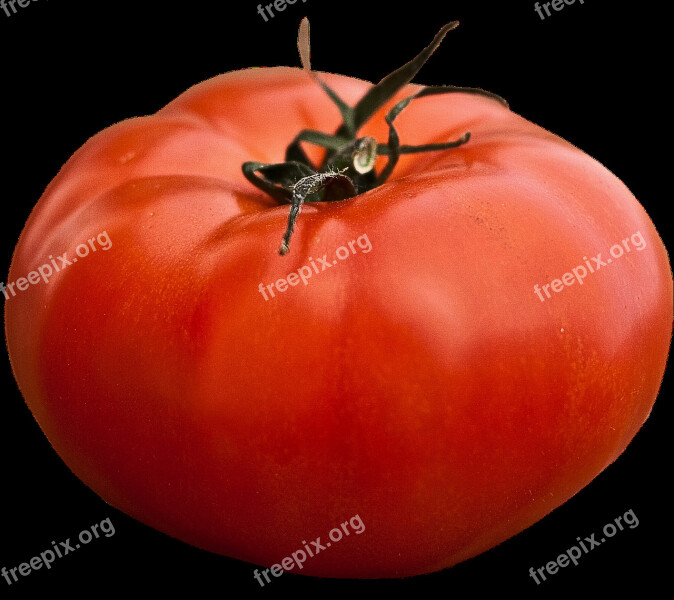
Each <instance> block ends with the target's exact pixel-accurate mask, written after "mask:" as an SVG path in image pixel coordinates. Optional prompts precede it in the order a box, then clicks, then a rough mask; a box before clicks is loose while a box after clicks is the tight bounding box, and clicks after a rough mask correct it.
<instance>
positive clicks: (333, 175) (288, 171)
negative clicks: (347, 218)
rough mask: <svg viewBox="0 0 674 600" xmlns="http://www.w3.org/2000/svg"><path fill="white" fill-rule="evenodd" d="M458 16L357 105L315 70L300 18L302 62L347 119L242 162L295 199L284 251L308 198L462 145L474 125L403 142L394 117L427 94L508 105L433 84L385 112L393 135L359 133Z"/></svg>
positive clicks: (282, 196) (372, 180)
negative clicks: (406, 159)
mask: <svg viewBox="0 0 674 600" xmlns="http://www.w3.org/2000/svg"><path fill="white" fill-rule="evenodd" d="M458 24H459V22H458V21H453V22H451V23H448V24H447V25H445V26H444V27H443V28H442V29H441V30H440V31H439V32H438V33H437V35H436V36H435V37H434V38H433V41H432V42H431V43H430V44H429V45H428V46H427V47H426V48H424V49H423V50H422V51H421V52H420V53H419V54H418V55H417V56H416V57H415V58H413V59H412V60H411V61H410V62H408V63H406V64H405V65H403V66H402V67H400V68H399V69H397V70H395V71H393V73H390V74H389V75H387V76H386V77H384V78H383V79H382V80H381V81H380V82H379V83H378V84H376V85H374V86H372V87H371V88H370V89H369V90H368V92H367V93H366V94H365V95H364V96H363V97H362V98H361V99H360V100H359V101H358V103H357V104H356V105H355V106H354V107H351V106H349V105H348V104H346V102H344V101H343V100H342V99H341V98H340V97H339V96H338V94H337V93H336V92H335V91H334V90H333V89H332V88H330V87H329V86H328V85H327V84H326V83H325V82H324V81H323V80H322V79H321V78H320V77H319V76H318V74H317V73H316V72H315V71H312V70H311V63H310V43H309V20H308V19H307V18H304V19H303V20H302V22H301V24H300V29H299V34H298V41H297V45H298V48H299V52H300V60H301V62H302V67H303V68H304V70H305V71H307V73H309V74H310V75H311V77H313V79H314V80H315V81H316V82H317V83H318V84H319V85H320V86H321V87H322V88H323V90H324V91H325V93H326V94H327V95H328V97H329V98H330V99H331V100H332V102H333V103H334V104H335V106H336V107H337V108H338V110H339V111H340V114H341V115H342V125H341V126H340V127H339V128H338V129H337V131H336V132H335V133H334V134H328V133H324V132H321V131H315V130H313V129H305V130H302V131H300V132H299V133H298V134H297V135H296V136H295V139H294V140H293V141H292V142H291V143H290V144H289V145H288V147H287V149H286V154H285V161H284V162H281V163H273V164H265V163H260V162H254V161H248V162H245V163H244V164H243V165H242V170H243V174H244V175H245V177H246V178H247V179H248V180H249V181H250V182H251V183H252V184H253V185H255V186H256V187H257V188H259V189H260V190H262V191H263V192H265V193H266V194H268V195H270V196H271V197H272V198H274V199H275V200H276V201H277V202H279V203H281V204H290V206H291V208H290V213H289V215H288V226H287V228H286V232H285V235H284V236H283V241H282V243H281V247H280V249H279V254H281V255H284V254H286V253H287V252H288V250H289V246H290V238H291V237H292V234H293V231H294V228H295V224H296V222H297V218H298V216H299V214H300V211H301V209H302V205H303V204H304V203H305V202H330V201H338V200H346V199H347V198H352V197H354V196H356V195H358V194H362V193H363V192H366V191H368V190H371V189H374V188H375V187H378V186H380V185H382V184H383V183H384V182H386V180H387V179H388V178H389V177H390V176H391V174H392V173H393V170H394V169H395V166H396V164H397V162H398V159H399V158H400V156H401V155H403V154H415V153H420V152H434V151H437V150H447V149H449V148H456V147H458V146H461V145H463V144H465V143H467V142H468V140H470V131H467V132H466V133H465V134H463V135H462V136H461V137H460V138H458V139H456V140H452V141H449V142H444V143H440V144H426V145H420V146H405V145H401V144H400V138H399V136H398V132H397V131H396V129H395V127H394V126H393V122H394V121H395V119H396V118H397V117H398V115H399V114H400V113H401V112H402V111H403V110H404V109H405V108H406V107H407V106H408V105H409V104H410V103H411V102H412V101H413V100H416V99H419V98H423V97H425V96H431V95H436V94H450V93H457V92H460V93H468V94H479V95H482V96H486V97H488V98H492V99H494V100H497V101H498V102H500V103H502V104H503V105H505V106H506V107H507V106H508V103H507V102H506V101H505V100H504V99H503V98H501V97H500V96H497V95H496V94H493V93H491V92H487V91H485V90H482V89H479V88H467V87H457V86H430V87H425V88H422V90H421V91H419V92H418V93H416V94H414V95H412V96H409V97H408V98H405V99H404V100H401V101H400V102H397V103H396V104H395V105H394V106H393V108H392V109H391V110H390V111H389V112H388V113H387V115H386V116H385V117H384V118H385V120H386V123H387V124H388V126H389V136H388V141H387V142H386V143H385V144H380V143H378V142H377V141H376V140H375V139H374V138H372V137H367V136H366V137H361V138H359V137H358V135H357V134H358V130H359V129H360V128H361V127H362V126H363V125H365V123H367V121H368V120H369V119H370V118H371V117H372V116H373V115H374V114H375V113H376V112H377V111H378V110H379V109H380V108H381V107H382V106H384V104H386V102H388V101H389V100H390V99H391V98H393V97H394V96H395V95H396V93H398V92H399V91H400V90H401V89H402V88H403V87H405V86H406V85H407V84H409V83H410V82H411V81H412V79H413V78H414V76H415V75H416V74H417V73H418V72H419V70H420V69H421V67H423V66H424V64H426V62H427V61H428V59H429V58H430V56H431V54H433V52H434V51H435V49H436V48H437V47H438V46H439V45H440V42H442V40H443V39H444V37H445V35H446V34H447V33H448V32H449V31H451V30H452V29H455V28H456V27H457V26H458ZM302 142H304V143H309V144H313V145H316V146H320V147H322V148H325V149H326V150H327V151H328V152H326V156H325V159H324V160H323V163H322V164H321V165H318V166H316V165H314V164H313V163H312V162H311V160H310V159H309V157H308V156H307V155H306V153H305V152H304V150H303V149H302V146H301V144H302ZM378 156H387V157H388V161H387V163H386V165H385V166H384V168H383V169H382V171H381V173H379V174H378V175H377V174H376V173H375V170H374V166H375V163H376V160H377V157H378Z"/></svg>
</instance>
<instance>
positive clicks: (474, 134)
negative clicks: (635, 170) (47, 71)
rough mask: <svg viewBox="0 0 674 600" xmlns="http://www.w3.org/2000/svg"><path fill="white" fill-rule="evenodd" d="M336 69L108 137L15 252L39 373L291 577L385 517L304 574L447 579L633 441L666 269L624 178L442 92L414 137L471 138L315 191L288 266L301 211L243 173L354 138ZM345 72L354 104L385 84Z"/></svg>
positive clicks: (120, 469)
mask: <svg viewBox="0 0 674 600" xmlns="http://www.w3.org/2000/svg"><path fill="white" fill-rule="evenodd" d="M316 77H317V75H316V74H313V75H312V74H311V73H309V72H308V70H307V69H304V70H302V69H295V68H286V67H279V68H255V69H247V70H242V71H237V72H231V73H226V74H224V75H220V76H217V77H214V78H212V79H210V80H208V81H205V82H203V83H200V84H198V85H195V86H194V87H192V88H191V89H189V90H187V91H186V92H185V93H183V94H182V95H180V96H179V97H178V98H177V99H175V100H173V101H172V102H170V103H169V104H168V105H167V106H165V107H164V108H162V109H161V110H159V111H158V112H157V113H156V114H154V115H151V116H146V117H142V118H133V119H129V120H126V121H123V122H120V123H118V124H116V125H114V126H112V127H109V128H107V129H105V130H104V131H102V132H101V133H99V134H98V135H96V136H94V137H93V138H91V139H90V140H89V141H87V142H86V143H85V144H84V146H83V147H82V148H81V149H80V150H78V151H77V152H76V153H75V154H74V155H73V156H72V158H70V160H69V161H68V162H67V163H66V164H65V166H64V167H63V168H62V169H61V171H60V172H59V173H58V175H57V176H56V177H55V179H54V180H53V181H52V182H51V184H50V185H49V186H48V188H47V190H46V191H45V193H44V195H43V196H42V198H41V199H40V200H39V202H38V203H37V206H36V207H35V209H34V210H33V212H32V214H31V215H30V218H29V220H28V222H27V224H26V227H25V229H24V231H23V233H22V234H21V237H20V239H19V242H18V245H17V248H16V252H15V255H14V258H13V261H12V266H11V270H10V274H9V278H8V281H9V282H15V283H16V285H15V286H14V287H12V288H11V289H9V284H8V289H7V291H6V292H5V293H6V294H7V301H6V314H5V319H6V335H7V340H8V347H9V353H10V357H11V362H12V367H13V370H14V374H15V377H16V380H17V382H18V384H19V387H20V389H21V391H22V393H23V395H24V397H25V399H26V402H27V403H28V406H29V407H30V409H31V411H32V412H33V414H34V416H35V418H36V420H37V422H38V423H39V425H40V426H41V428H42V430H43V431H44V433H45V434H46V436H47V437H48V439H49V440H50V442H51V444H52V445H53V447H54V448H55V449H56V451H57V452H58V454H59V455H60V456H61V457H62V458H63V460H64V461H65V462H66V463H67V465H68V466H69V467H70V468H71V469H72V471H73V472H74V473H75V474H76V475H77V476H78V477H79V478H80V479H81V480H82V481H84V482H85V483H86V484H87V485H88V486H90V487H91V488H92V489H93V490H94V491H95V492H97V493H98V494H99V495H100V496H101V497H103V498H104V499H105V500H106V501H107V502H109V503H111V504H112V505H114V506H115V507H117V508H119V509H120V510H122V511H124V512H125V513H128V514H129V515H131V516H132V517H135V518H136V519H138V520H140V521H141V522H143V523H145V524H147V525H149V526H151V527H154V528H156V529H159V530H161V531H163V532H165V533H167V534H169V535H171V536H174V537H176V538H179V539H181V540H184V541H186V542H188V543H190V544H193V545H195V546H198V547H200V548H205V549H207V550H210V551H213V552H217V553H221V554H224V555H227V556H231V557H235V558H238V559H242V560H246V561H250V562H253V563H256V564H259V565H266V566H269V565H272V564H275V563H278V562H279V561H280V560H281V559H282V558H283V557H284V556H289V555H290V554H291V553H292V552H294V551H296V550H297V549H298V548H303V547H304V545H305V544H306V541H307V540H313V539H315V538H316V537H318V536H321V537H322V539H323V542H322V544H323V545H325V542H326V541H327V540H328V539H329V538H328V531H330V530H332V528H334V527H340V524H341V523H343V522H345V521H348V520H349V519H350V518H352V517H353V516H354V515H359V517H360V519H361V520H362V523H363V524H364V526H365V531H363V532H362V535H361V534H358V535H349V536H345V537H344V538H343V539H342V540H341V541H339V543H332V544H331V546H330V547H329V548H326V550H325V551H321V552H320V553H319V554H316V555H315V556H313V557H311V558H308V559H307V560H306V562H305V563H304V564H303V568H302V570H301V571H300V572H301V573H304V574H311V575H320V576H331V577H368V578H376V577H394V576H409V575H415V574H420V573H428V572H431V571H434V570H438V569H442V568H445V567H449V566H451V565H454V564H455V563H457V562H459V561H462V560H465V559H467V558H470V557H472V556H475V555H477V554H478V553H481V552H483V551H485V550H487V549H489V548H491V547H493V546H494V545H496V544H498V543H500V542H502V541H504V540H506V539H507V538H509V537H511V536H513V535H515V534H516V533H518V532H519V531H521V530H522V529H524V528H526V527H528V526H530V525H531V524H533V523H534V522H536V521H538V520H539V519H541V518H542V517H543V516H544V515H546V514H547V513H549V512H550V511H551V510H553V509H554V508H555V507H557V506H559V505H560V504H562V503H563V502H565V501H566V500H567V499H569V498H570V497H571V496H573V495H574V494H575V493H576V492H578V491H579V490H580V489H581V488H583V487H584V486H585V485H587V484H588V483H589V482H590V481H591V480H592V479H593V478H594V477H595V476H596V475H597V474H598V473H599V472H601V471H602V470H603V469H604V468H605V467H606V466H607V465H609V464H610V463H611V462H613V461H614V460H615V459H616V458H617V457H618V456H619V455H620V453H621V452H622V451H623V450H624V449H625V448H626V446H627V444H628V443H629V442H630V440H631V439H632V438H633V437H634V435H635V434H636V432H637V431H638V430H639V428H640V427H641V425H642V424H643V423H644V421H645V419H646V418H647V416H648V415H649V413H650V411H651V408H652V406H653V403H654V401H655V398H656V395H657V392H658V388H659V385H660V382H661V379H662V376H663V371H664V368H665V363H666V358H667V354H668V349H669V343H670V336H671V325H672V277H671V270H670V265H669V261H668V256H667V252H666V250H665V248H664V245H663V243H662V241H661V240H660V238H659V236H658V234H657V232H656V230H655V228H654V226H653V224H652V222H651V221H650V219H649V217H648V216H647V214H646V212H645V211H644V209H643V208H642V207H641V206H640V204H639V203H638V202H637V200H636V199H635V198H634V196H633V195H632V194H631V193H630V191H629V190H628V189H627V188H626V186H625V185H624V184H623V183H622V182H621V181H620V180H619V179H618V178H617V177H615V176H614V175H613V174H611V173H610V172H609V171H608V170H607V169H606V168H605V167H603V166H602V165H601V164H600V163H598V162H597V161H596V160H594V159H593V158H591V157H590V156H588V155H586V154H584V153H583V152H582V151H581V150H579V149H578V148H576V147H574V146H573V145H571V144H570V143H568V142H566V141H564V140H563V139H560V138H559V137H557V136H556V135H554V134H552V133H550V132H549V131H546V130H544V129H542V128H541V127H539V126H537V125H535V124H533V123H531V122H529V121H527V120H526V119H524V118H523V117H521V116H518V115H517V114H515V113H513V112H512V111H510V110H509V109H508V108H507V107H506V106H504V105H503V104H502V103H500V102H498V101H496V100H495V99H493V98H490V97H488V96H486V95H481V94H476V93H471V92H469V91H465V92H462V91H456V93H448V94H443V95H439V94H438V95H428V97H424V98H421V97H420V98H419V99H418V100H416V101H415V103H414V105H412V106H410V107H409V108H408V109H406V111H405V113H404V114H401V115H400V116H399V117H398V118H397V120H396V132H395V134H396V135H397V136H398V137H399V139H400V140H402V141H404V142H406V143H408V144H425V145H427V144H446V143H447V142H448V141H449V140H460V139H463V141H464V142H465V143H461V144H457V146H456V147H451V148H449V147H448V148H446V149H440V150H438V149H435V150H433V149H432V148H431V149H430V150H429V151H426V152H423V153H417V154H405V153H404V151H403V150H404V149H403V150H401V155H400V157H399V160H398V161H397V163H396V164H395V166H394V168H393V170H392V172H391V173H390V175H389V177H388V178H387V180H386V181H385V182H383V183H381V185H376V186H368V189H366V190H365V191H363V190H362V189H359V188H358V187H357V186H355V187H354V190H355V191H354V193H351V194H347V195H346V196H349V195H350V196H351V197H346V196H345V198H344V199H341V200H338V201H328V199H327V198H325V197H317V199H318V200H321V199H322V201H318V202H310V203H307V204H305V205H304V209H303V212H302V215H301V217H300V218H299V220H298V221H297V226H296V228H295V231H294V234H293V237H292V244H291V245H290V251H289V252H288V253H287V254H286V255H285V256H281V255H279V253H278V247H279V243H280V241H281V235H282V232H283V231H284V230H285V229H286V226H287V220H288V206H287V203H286V204H285V205H283V204H279V202H278V198H274V197H270V196H269V195H268V194H265V193H264V191H262V190H260V189H258V188H256V187H255V186H254V185H252V184H251V181H250V178H247V177H246V176H245V175H244V174H243V172H242V165H243V164H244V163H247V162H250V161H256V163H257V164H258V165H266V164H276V163H279V162H280V161H282V160H283V157H284V156H285V155H286V148H287V146H288V144H289V143H290V142H291V141H292V140H293V139H295V138H296V136H297V133H298V132H300V131H302V130H307V129H311V130H320V131H326V132H330V131H337V132H339V130H340V127H342V129H343V127H344V126H343V116H344V115H343V113H340V110H339V109H338V107H337V106H336V105H335V103H334V102H333V100H334V98H333V99H332V100H331V99H330V97H329V96H328V95H326V93H325V90H324V89H321V85H317V82H316ZM320 77H321V81H322V82H323V84H324V85H325V86H329V89H330V90H332V91H333V92H334V94H335V95H338V96H339V97H340V98H341V99H343V101H344V102H345V103H346V104H347V105H349V106H355V105H357V103H358V101H359V99H361V98H363V97H364V96H366V95H367V94H368V92H371V90H372V89H373V86H372V84H370V83H368V82H365V81H361V80H357V79H353V78H349V77H346V76H341V75H334V74H327V73H326V74H321V75H320ZM408 79H409V78H408ZM396 89H397V90H398V91H397V92H396V93H395V94H394V95H392V96H390V97H388V96H387V98H386V101H385V102H382V103H380V105H378V108H377V109H376V110H375V111H374V113H373V114H372V118H370V119H368V120H367V122H365V123H363V124H362V127H359V128H358V129H359V134H362V135H363V136H365V137H366V138H368V139H371V138H374V139H375V140H380V141H381V140H386V139H390V136H391V135H392V125H390V123H387V121H386V118H385V117H386V115H387V112H388V111H390V110H391V109H392V107H395V106H396V105H397V103H398V102H399V101H400V100H401V99H404V98H406V97H409V96H410V94H416V93H418V92H419V91H420V90H421V89H422V88H420V87H419V86H416V85H413V84H410V83H408V82H407V81H404V82H402V83H401V84H400V86H399V87H398V88H396ZM390 121H391V119H390V118H389V122H390ZM467 131H470V133H471V138H470V140H469V141H466V138H465V136H464V134H465V133H466V132H467ZM462 136H463V137H462ZM361 139H362V138H361ZM382 144H383V143H382ZM301 146H302V147H303V148H304V150H303V152H304V153H305V156H306V157H307V159H308V160H309V161H313V162H314V163H315V162H316V161H320V160H322V159H324V158H325V157H326V155H330V152H333V156H334V148H333V149H332V150H330V148H329V149H328V150H327V151H326V150H324V149H321V148H320V147H315V146H309V145H307V144H304V143H302V144H301ZM382 147H383V145H382ZM401 148H402V147H401ZM380 150H381V148H380ZM399 150H400V148H399ZM388 151H389V155H390V154H391V152H393V151H392V150H391V146H388ZM382 152H383V155H379V156H378V157H377V159H376V172H379V173H381V170H382V169H383V168H385V164H386V160H387V159H386V156H385V151H383V150H382ZM293 164H294V163H293ZM307 164H308V163H307ZM374 172H375V171H372V173H374ZM266 173H267V174H269V173H271V171H270V170H267V171H266ZM335 173H337V171H333V175H334V174H335ZM274 185H276V184H274ZM298 185H299V182H298V181H290V182H289V183H288V182H286V186H285V188H284V189H285V191H286V192H288V193H291V192H293V190H295V189H297V186H298ZM277 189H282V186H281V187H278V185H277ZM313 191H316V190H313ZM298 208H299V207H298ZM104 240H107V242H109V244H108V243H107V242H106V243H105V244H103V243H102V242H103V241H104ZM639 240H642V241H643V244H641V242H639ZM625 241H627V245H626V244H625V243H624V242H625ZM366 242H367V244H366ZM615 245H618V246H619V247H622V249H623V251H622V252H621V255H620V257H615V258H613V257H614V256H615V255H614V253H613V252H612V250H613V249H614V247H615ZM82 246H84V248H85V250H86V252H85V250H82ZM106 246H107V247H106ZM627 246H630V249H629V250H627V249H626V248H627ZM636 246H640V247H636ZM641 246H642V247H641ZM368 247H369V249H368ZM341 248H346V250H347V254H346V255H345V254H344V252H343V251H342V250H341ZM63 253H65V254H63ZM600 253H601V254H602V258H600V260H601V262H602V263H603V264H602V265H601V266H599V263H594V262H593V261H592V259H594V258H596V257H597V255H598V254H600ZM615 254H617V251H616V252H615ZM54 257H57V258H54ZM321 257H323V258H322V259H321ZM607 259H610V261H608V262H607ZM75 261H76V262H75ZM40 265H43V267H44V265H48V266H49V267H50V270H51V274H50V275H49V276H48V277H42V274H43V273H45V272H46V269H44V268H42V267H40ZM581 266H582V267H583V268H584V269H585V270H586V275H585V276H584V277H583V278H578V277H575V276H574V277H573V278H572V277H566V275H568V274H569V273H575V271H573V269H574V268H576V267H581ZM593 266H594V269H592V267H593ZM305 267H306V268H305ZM40 268H42V270H39V269H40ZM590 269H592V270H590ZM579 272H580V271H579ZM33 273H37V274H38V275H39V277H38V276H33V275H32V274H33ZM307 273H308V275H307ZM293 274H295V275H296V276H295V277H292V275H293ZM302 274H304V277H302ZM21 278H24V281H21ZM556 278H559V279H556ZM572 279H573V281H571V280H572ZM26 280H27V281H28V283H25V281H26ZM19 281H21V285H20V286H19V285H18V282H19ZM557 281H559V282H560V283H559V284H558V283H557ZM567 281H571V283H567ZM283 282H285V284H284V283H283ZM293 282H294V283H293ZM550 282H551V283H550ZM545 284H548V285H547V287H545ZM534 286H541V287H539V288H538V289H539V290H541V291H542V292H543V291H544V292H545V293H544V294H542V295H541V296H539V295H538V294H537V293H536V292H535V291H534V289H535V288H534ZM560 286H561V288H562V289H559V287H560ZM567 288H568V289H567ZM262 291H264V292H265V293H264V294H263V293H262ZM10 292H11V293H10Z"/></svg>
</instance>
